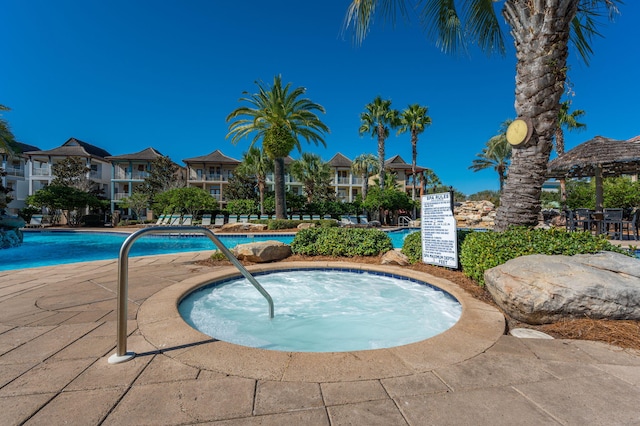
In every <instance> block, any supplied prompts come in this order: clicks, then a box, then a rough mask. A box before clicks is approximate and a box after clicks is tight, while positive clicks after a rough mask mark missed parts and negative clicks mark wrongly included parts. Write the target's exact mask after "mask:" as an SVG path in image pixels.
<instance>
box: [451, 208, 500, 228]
mask: <svg viewBox="0 0 640 426" xmlns="http://www.w3.org/2000/svg"><path fill="white" fill-rule="evenodd" d="M453 212H454V213H453V214H454V216H455V219H456V223H457V225H458V228H489V229H491V228H493V226H494V224H495V219H496V207H495V206H494V204H493V203H492V202H491V201H463V202H462V203H456V206H455V207H454V209H453Z"/></svg>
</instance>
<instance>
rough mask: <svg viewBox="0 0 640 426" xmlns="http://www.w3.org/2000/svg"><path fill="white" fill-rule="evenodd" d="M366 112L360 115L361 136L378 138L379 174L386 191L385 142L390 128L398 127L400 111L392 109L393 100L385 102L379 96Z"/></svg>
mask: <svg viewBox="0 0 640 426" xmlns="http://www.w3.org/2000/svg"><path fill="white" fill-rule="evenodd" d="M364 108H365V112H363V113H362V114H360V122H361V125H360V130H359V132H360V135H362V134H364V133H371V137H376V136H377V137H378V172H379V173H380V189H384V182H385V179H384V141H385V140H386V139H387V137H389V128H395V127H396V126H397V125H398V111H396V110H395V109H391V100H390V99H388V100H383V99H382V98H381V97H380V96H377V97H376V98H375V99H374V100H373V102H371V103H370V104H367V105H365V107H364Z"/></svg>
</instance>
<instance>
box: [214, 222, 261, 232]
mask: <svg viewBox="0 0 640 426" xmlns="http://www.w3.org/2000/svg"><path fill="white" fill-rule="evenodd" d="M265 229H267V225H265V224H264V223H243V222H236V223H225V224H224V225H223V226H222V228H220V232H259V231H264V230H265Z"/></svg>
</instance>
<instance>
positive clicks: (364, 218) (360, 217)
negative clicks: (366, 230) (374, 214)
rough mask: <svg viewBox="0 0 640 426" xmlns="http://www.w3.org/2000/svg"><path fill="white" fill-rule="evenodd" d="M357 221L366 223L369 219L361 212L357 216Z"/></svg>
mask: <svg viewBox="0 0 640 426" xmlns="http://www.w3.org/2000/svg"><path fill="white" fill-rule="evenodd" d="M358 222H360V223H361V224H365V225H368V224H369V219H367V215H365V214H361V215H360V216H358Z"/></svg>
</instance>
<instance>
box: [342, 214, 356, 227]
mask: <svg viewBox="0 0 640 426" xmlns="http://www.w3.org/2000/svg"><path fill="white" fill-rule="evenodd" d="M340 224H342V225H357V224H358V219H357V218H356V217H355V216H349V215H347V216H340Z"/></svg>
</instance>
